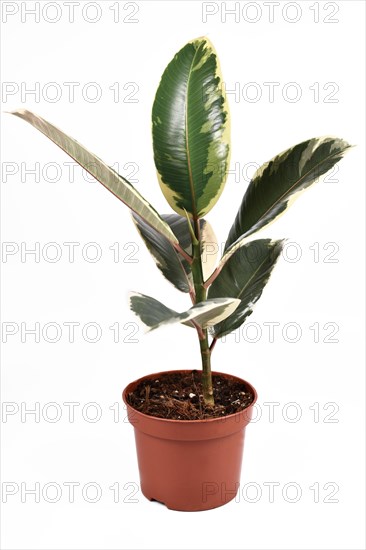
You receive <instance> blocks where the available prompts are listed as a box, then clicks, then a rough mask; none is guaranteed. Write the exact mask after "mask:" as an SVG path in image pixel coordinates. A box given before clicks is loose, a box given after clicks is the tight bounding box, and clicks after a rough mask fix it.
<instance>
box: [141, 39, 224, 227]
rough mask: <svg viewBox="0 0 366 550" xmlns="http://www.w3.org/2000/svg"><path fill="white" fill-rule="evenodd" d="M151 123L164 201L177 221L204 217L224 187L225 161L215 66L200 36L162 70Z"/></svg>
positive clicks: (218, 77)
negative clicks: (186, 217)
mask: <svg viewBox="0 0 366 550" xmlns="http://www.w3.org/2000/svg"><path fill="white" fill-rule="evenodd" d="M152 124H153V148H154V159H155V166H156V169H157V173H158V178H159V182H160V186H161V189H162V191H163V193H164V195H165V198H166V199H167V201H168V203H169V204H170V206H171V207H172V208H173V210H175V211H176V212H177V213H178V214H180V215H181V216H184V215H185V212H188V214H189V215H190V216H191V217H194V218H198V217H202V216H204V215H205V214H206V213H207V212H209V211H210V210H211V208H212V207H213V206H214V205H215V203H216V201H217V200H218V198H219V196H220V194H221V192H222V190H223V188H224V185H225V181H226V177H227V173H228V164H229V156H230V145H229V141H230V135H229V133H230V129H229V112H228V106H227V102H226V97H225V92H224V87H223V81H222V76H221V72H220V67H219V61H218V58H217V54H216V52H215V50H214V48H213V46H212V44H211V43H210V41H209V40H208V39H207V38H206V37H202V38H197V39H195V40H192V41H191V42H189V43H188V44H186V45H185V46H184V47H183V48H182V49H181V50H180V51H179V52H178V53H177V54H176V55H175V56H174V58H173V59H172V61H171V62H170V63H169V65H168V66H167V68H166V69H165V71H164V74H163V76H162V78H161V81H160V84H159V87H158V90H157V92H156V97H155V101H154V105H153V110H152Z"/></svg>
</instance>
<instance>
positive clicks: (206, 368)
mask: <svg viewBox="0 0 366 550" xmlns="http://www.w3.org/2000/svg"><path fill="white" fill-rule="evenodd" d="M193 221H194V233H195V238H193V236H192V249H193V262H192V266H191V268H192V277H193V283H194V290H195V294H196V303H198V302H203V301H205V300H206V295H207V291H206V289H205V287H204V284H203V283H204V280H203V272H202V260H201V235H200V226H199V220H198V219H197V218H195V219H194V220H193ZM197 332H198V331H197ZM198 337H199V342H200V349H201V359H202V386H203V399H204V401H205V403H206V404H209V405H214V403H215V402H214V397H213V388H212V375H211V351H210V346H209V343H208V331H207V329H203V330H202V331H201V333H200V332H198Z"/></svg>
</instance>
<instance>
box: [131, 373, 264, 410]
mask: <svg viewBox="0 0 366 550" xmlns="http://www.w3.org/2000/svg"><path fill="white" fill-rule="evenodd" d="M201 377H202V372H201V371H197V370H193V371H192V372H189V373H180V372H177V373H167V374H163V375H161V376H159V378H158V379H154V378H146V379H145V380H143V381H142V382H140V384H139V385H138V386H137V387H136V389H135V390H134V391H133V392H131V393H129V394H128V396H127V400H128V403H129V404H130V405H131V406H132V407H133V408H134V409H136V410H138V411H140V412H142V413H144V414H149V415H151V416H157V417H159V418H169V419H171V420H202V419H205V418H217V417H222V416H226V415H228V414H234V413H236V412H239V411H242V410H244V409H245V408H246V407H248V406H249V405H250V404H251V403H252V401H253V398H254V396H253V394H252V393H251V391H250V390H249V389H248V388H247V386H245V385H244V384H242V383H240V382H238V381H236V380H233V379H230V378H224V377H223V376H220V375H215V374H213V375H212V382H213V392H214V399H215V405H206V404H205V403H204V400H203V395H202V383H201Z"/></svg>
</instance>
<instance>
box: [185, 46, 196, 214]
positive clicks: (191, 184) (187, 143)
mask: <svg viewBox="0 0 366 550" xmlns="http://www.w3.org/2000/svg"><path fill="white" fill-rule="evenodd" d="M193 47H194V46H193ZM197 51H198V48H197V49H196V50H195V52H194V56H193V59H192V63H191V67H190V69H189V74H188V80H187V95H186V105H185V116H184V130H185V142H186V150H187V164H188V181H189V187H190V190H191V199H192V214H193V218H194V219H197V205H196V196H195V189H194V183H193V175H192V166H191V157H190V152H189V139H188V97H189V85H190V80H191V75H192V71H193V66H194V61H195V59H196V55H197Z"/></svg>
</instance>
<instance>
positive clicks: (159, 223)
mask: <svg viewBox="0 0 366 550" xmlns="http://www.w3.org/2000/svg"><path fill="white" fill-rule="evenodd" d="M11 114H13V115H15V116H17V117H19V118H21V119H23V120H25V121H26V122H29V124H31V125H32V126H33V127H34V128H36V129H37V130H39V131H40V132H42V134H44V135H45V136H46V137H48V138H49V139H50V140H51V141H53V142H54V143H55V144H56V145H57V146H58V147H60V148H61V149H62V150H63V151H65V153H67V154H68V155H69V156H70V157H71V158H72V159H74V160H75V161H76V162H77V163H78V164H80V166H82V167H83V168H84V169H85V170H86V171H87V172H89V174H91V175H92V176H93V177H94V178H95V179H96V180H98V181H99V182H100V183H101V184H102V185H104V187H106V188H107V189H108V190H109V191H110V192H111V193H113V195H115V196H116V197H117V198H118V199H120V200H121V201H122V202H123V203H124V204H126V205H127V206H128V207H129V208H130V209H131V210H132V211H133V212H136V214H138V215H139V216H141V218H143V219H144V220H145V222H146V223H147V224H149V225H150V226H151V227H153V228H154V229H155V230H156V231H158V232H159V233H161V234H162V235H164V236H165V237H166V238H167V239H168V240H170V241H171V242H172V243H175V244H177V243H178V240H177V238H176V236H175V235H174V233H173V232H172V230H171V229H170V227H169V225H168V224H167V223H165V222H164V220H162V218H161V217H160V216H159V214H158V213H157V211H156V210H155V209H154V208H153V207H152V206H151V205H150V204H149V203H148V202H147V200H145V199H144V198H143V197H142V195H140V193H139V192H138V191H137V190H136V189H135V188H134V187H133V186H132V185H131V183H129V182H128V181H127V180H126V179H125V178H123V177H122V176H120V175H119V174H118V173H117V172H116V171H115V170H113V168H111V167H110V166H108V165H107V164H105V163H104V162H103V161H102V160H101V159H100V158H98V157H97V156H96V155H94V154H93V153H90V151H88V150H87V149H86V148H85V147H83V146H82V145H81V144H80V143H79V142H78V141H76V140H75V139H73V138H71V137H70V136H68V135H66V134H65V133H64V132H62V131H61V130H59V129H58V128H56V126H54V125H53V124H51V123H50V122H47V120H45V119H43V118H42V117H40V116H38V115H36V114H35V113H32V112H30V111H27V110H24V109H20V110H17V111H13V112H12V113H11Z"/></svg>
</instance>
